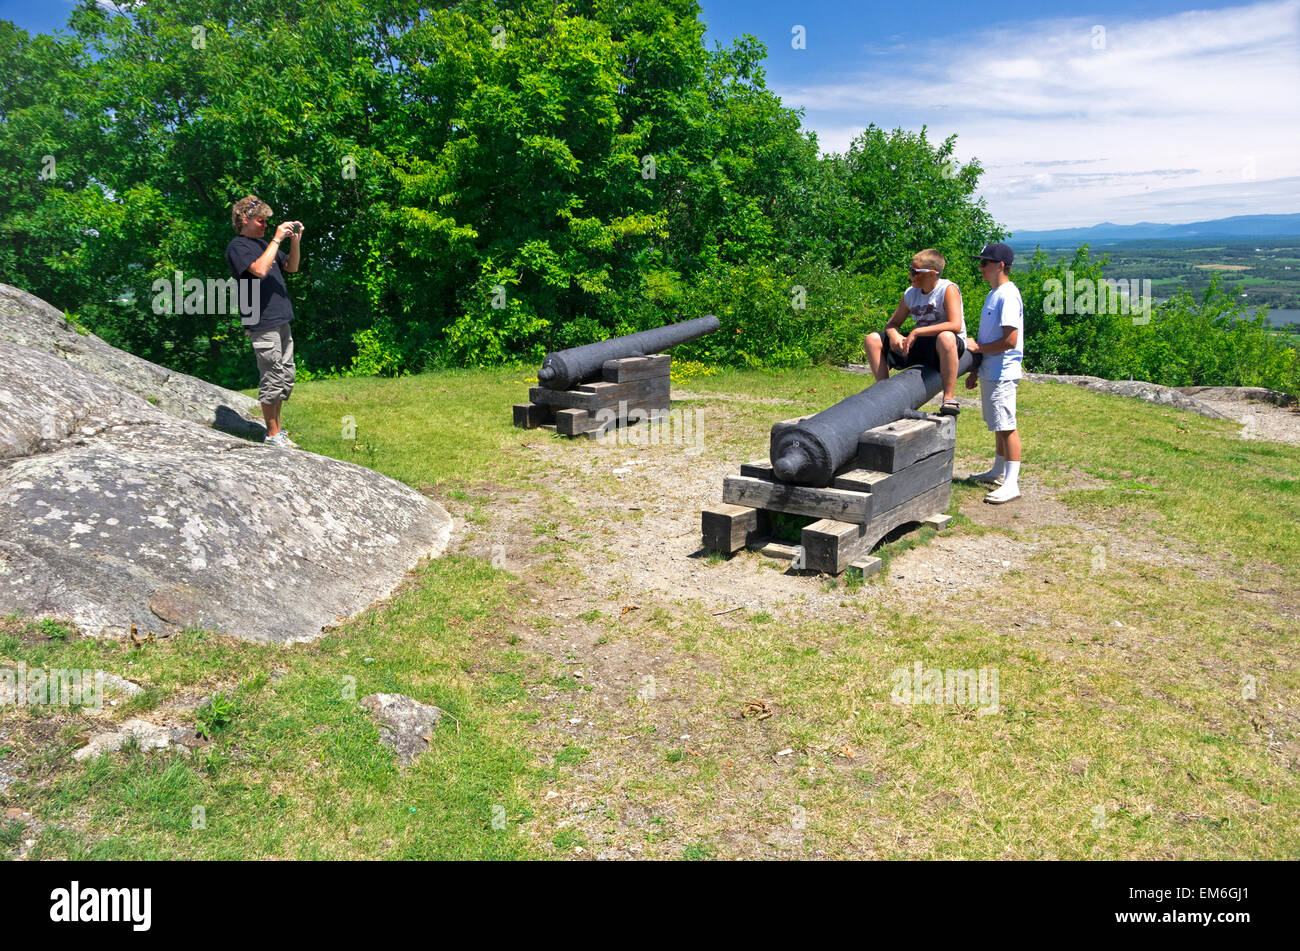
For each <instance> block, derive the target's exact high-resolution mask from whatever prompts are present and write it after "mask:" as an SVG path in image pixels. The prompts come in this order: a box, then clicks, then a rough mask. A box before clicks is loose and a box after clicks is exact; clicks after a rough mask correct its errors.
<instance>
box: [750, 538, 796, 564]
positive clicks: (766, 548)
mask: <svg viewBox="0 0 1300 951" xmlns="http://www.w3.org/2000/svg"><path fill="white" fill-rule="evenodd" d="M759 554H761V555H764V556H766V557H768V558H779V559H781V560H782V561H794V560H795V559H796V558H798V557H799V546H798V545H787V544H786V543H785V542H768V543H767V544H765V545H763V546H762V547H761V548H759Z"/></svg>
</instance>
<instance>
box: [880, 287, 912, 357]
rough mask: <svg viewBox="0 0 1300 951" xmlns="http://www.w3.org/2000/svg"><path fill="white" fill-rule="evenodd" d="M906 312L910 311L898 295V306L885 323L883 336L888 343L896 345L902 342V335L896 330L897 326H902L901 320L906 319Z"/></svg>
mask: <svg viewBox="0 0 1300 951" xmlns="http://www.w3.org/2000/svg"><path fill="white" fill-rule="evenodd" d="M908 313H910V311H908V309H907V305H906V304H905V303H903V298H901V297H900V298H899V299H898V306H897V307H895V308H894V313H893V315H892V316H890V318H889V321H888V322H887V323H886V324H885V337H886V339H888V340H889V342H890V343H893V344H895V345H896V346H897V345H901V344H902V342H903V335H902V334H901V333H899V332H898V328H899V327H901V326H903V321H905V320H907V315H908Z"/></svg>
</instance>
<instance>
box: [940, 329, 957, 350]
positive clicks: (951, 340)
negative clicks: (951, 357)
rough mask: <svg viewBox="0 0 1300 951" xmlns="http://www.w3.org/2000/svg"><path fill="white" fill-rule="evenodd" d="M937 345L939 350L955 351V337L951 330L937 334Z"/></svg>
mask: <svg viewBox="0 0 1300 951" xmlns="http://www.w3.org/2000/svg"><path fill="white" fill-rule="evenodd" d="M938 344H939V349H940V350H951V351H954V352H955V351H956V350H957V335H956V334H955V333H953V332H952V331H951V330H945V331H944V332H943V333H941V334H939V338H938Z"/></svg>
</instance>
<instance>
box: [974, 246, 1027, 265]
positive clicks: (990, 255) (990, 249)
mask: <svg viewBox="0 0 1300 951" xmlns="http://www.w3.org/2000/svg"><path fill="white" fill-rule="evenodd" d="M971 257H973V258H978V259H979V260H981V261H998V262H1000V263H1002V264H1005V265H1006V266H1007V267H1011V264H1012V262H1014V261H1015V259H1016V252H1014V251H1012V250H1011V245H1009V244H986V245H984V250H983V251H981V252H980V253H979V254H972V255H971Z"/></svg>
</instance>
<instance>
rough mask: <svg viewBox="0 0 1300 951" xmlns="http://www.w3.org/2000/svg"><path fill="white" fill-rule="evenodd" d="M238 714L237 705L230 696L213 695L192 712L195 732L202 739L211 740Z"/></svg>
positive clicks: (222, 694) (223, 694)
mask: <svg viewBox="0 0 1300 951" xmlns="http://www.w3.org/2000/svg"><path fill="white" fill-rule="evenodd" d="M238 714H239V703H238V701H237V700H236V699H235V698H234V697H233V696H231V695H229V694H225V693H214V694H213V695H212V696H211V697H209V698H208V699H207V700H205V701H204V702H203V704H202V706H200V707H199V708H198V710H196V711H195V712H194V723H195V732H196V733H197V734H198V735H199V736H202V737H205V738H207V739H212V738H213V737H214V736H216V734H217V733H219V732H220V731H221V730H224V729H225V728H226V727H228V726H230V724H231V723H232V722H234V719H235V717H236V716H237V715H238Z"/></svg>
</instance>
